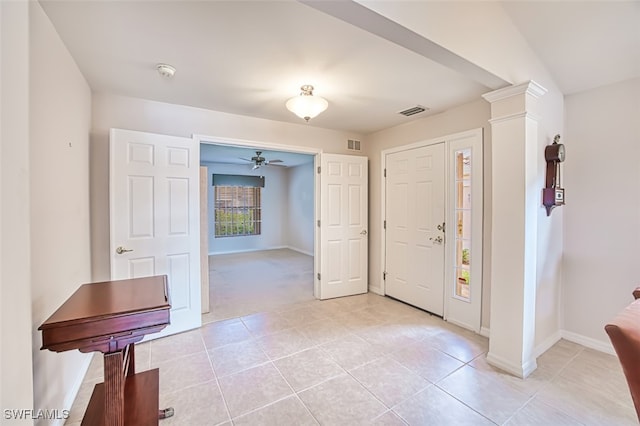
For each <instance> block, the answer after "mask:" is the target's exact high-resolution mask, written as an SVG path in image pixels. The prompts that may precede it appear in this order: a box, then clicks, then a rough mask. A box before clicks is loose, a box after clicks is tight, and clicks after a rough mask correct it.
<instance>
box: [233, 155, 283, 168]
mask: <svg viewBox="0 0 640 426" xmlns="http://www.w3.org/2000/svg"><path fill="white" fill-rule="evenodd" d="M240 159H241V160H244V161H249V162H251V163H253V169H252V170H255V169H259V168H260V167H261V166H281V164H274V163H282V160H267V159H266V158H264V157H263V156H262V151H256V156H255V157H251V159H248V158H240Z"/></svg>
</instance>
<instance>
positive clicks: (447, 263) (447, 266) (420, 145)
mask: <svg viewBox="0 0 640 426" xmlns="http://www.w3.org/2000/svg"><path fill="white" fill-rule="evenodd" d="M478 134H479V135H480V159H481V167H482V171H481V177H483V175H484V152H483V150H484V131H483V129H482V128H475V129H471V130H466V131H463V132H458V133H452V134H450V135H445V136H441V137H437V138H432V139H426V140H423V141H419V142H414V143H410V144H406V145H401V146H397V147H392V148H388V149H385V150H382V151H381V152H380V165H381V167H380V171H381V173H380V180H381V182H380V187H381V188H382V191H381V196H380V211H381V212H382V221H381V223H380V235H381V236H382V238H381V247H382V250H381V253H380V264H381V265H382V271H381V272H382V273H383V274H384V272H385V269H386V247H387V236H386V230H385V229H384V222H385V220H386V202H387V198H386V189H387V185H386V177H385V173H384V171H385V169H386V167H387V164H386V158H387V155H389V154H394V153H398V152H402V151H409V150H412V149H417V148H423V147H426V146H431V145H436V144H439V143H444V144H445V152H446V154H445V155H447V158H445V159H444V161H445V200H444V201H445V220H446V219H447V218H449V216H450V215H451V214H452V213H451V211H450V208H449V198H450V193H451V191H452V189H453V186H452V185H453V184H452V183H451V182H450V179H449V161H448V153H449V147H450V144H451V142H452V141H455V140H458V139H464V138H468V137H474V136H477V135H478ZM481 191H482V193H483V195H484V185H481ZM483 198H484V197H483ZM480 209H481V212H480V216H481V218H484V205H481V207H480ZM481 222H482V223H484V219H482V220H481ZM482 233H484V229H483V231H482ZM481 235H482V234H481ZM480 241H482V238H480ZM444 262H445V265H444V267H445V280H446V279H447V278H446V277H447V274H446V271H447V270H448V269H451V267H452V265H451V264H450V260H447V258H446V256H445V261H444ZM479 274H480V280H482V261H481V263H480V272H479ZM381 278H382V277H381ZM444 285H445V289H444V295H443V297H444V300H443V313H444V318H445V319H447V313H448V303H449V301H448V297H447V286H446V281H445V283H444ZM481 287H484V286H483V284H482V282H481ZM374 288H375V290H374ZM370 291H373V292H375V293H377V294H380V295H382V296H384V295H386V282H385V280H381V281H380V287H370ZM481 291H482V289H481ZM481 303H482V302H481ZM481 318H482V307H481V311H480V320H481ZM457 325H460V326H461V327H464V328H468V329H470V330H473V331H474V332H476V333H477V332H478V331H479V330H478V329H477V328H473V327H468V326H467V325H465V324H457Z"/></svg>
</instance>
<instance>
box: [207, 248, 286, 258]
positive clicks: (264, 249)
mask: <svg viewBox="0 0 640 426" xmlns="http://www.w3.org/2000/svg"><path fill="white" fill-rule="evenodd" d="M286 248H289V247H287V246H275V247H264V248H253V249H245V250H228V251H216V252H209V256H216V255H219V254H237V253H250V252H252V251H266V250H280V249H286Z"/></svg>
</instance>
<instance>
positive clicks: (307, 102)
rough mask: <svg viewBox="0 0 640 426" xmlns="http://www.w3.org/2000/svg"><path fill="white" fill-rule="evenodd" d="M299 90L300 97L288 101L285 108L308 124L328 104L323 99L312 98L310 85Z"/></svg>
mask: <svg viewBox="0 0 640 426" xmlns="http://www.w3.org/2000/svg"><path fill="white" fill-rule="evenodd" d="M300 90H301V92H300V96H295V97H293V98H291V99H289V100H288V101H287V103H286V106H287V109H288V110H289V111H291V112H292V113H294V114H295V115H297V116H298V117H300V118H303V119H304V120H305V121H307V122H308V121H309V120H310V119H312V118H313V117H315V116H317V115H318V114H320V113H321V112H322V111H324V110H325V109H327V107H328V106H329V102H327V100H326V99H325V98H321V97H320V96H313V86H312V85H310V84H305V85H304V86H302V87H301V88H300Z"/></svg>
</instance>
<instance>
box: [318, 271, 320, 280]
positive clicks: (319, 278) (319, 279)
mask: <svg viewBox="0 0 640 426" xmlns="http://www.w3.org/2000/svg"><path fill="white" fill-rule="evenodd" d="M318 281H320V272H318Z"/></svg>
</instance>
